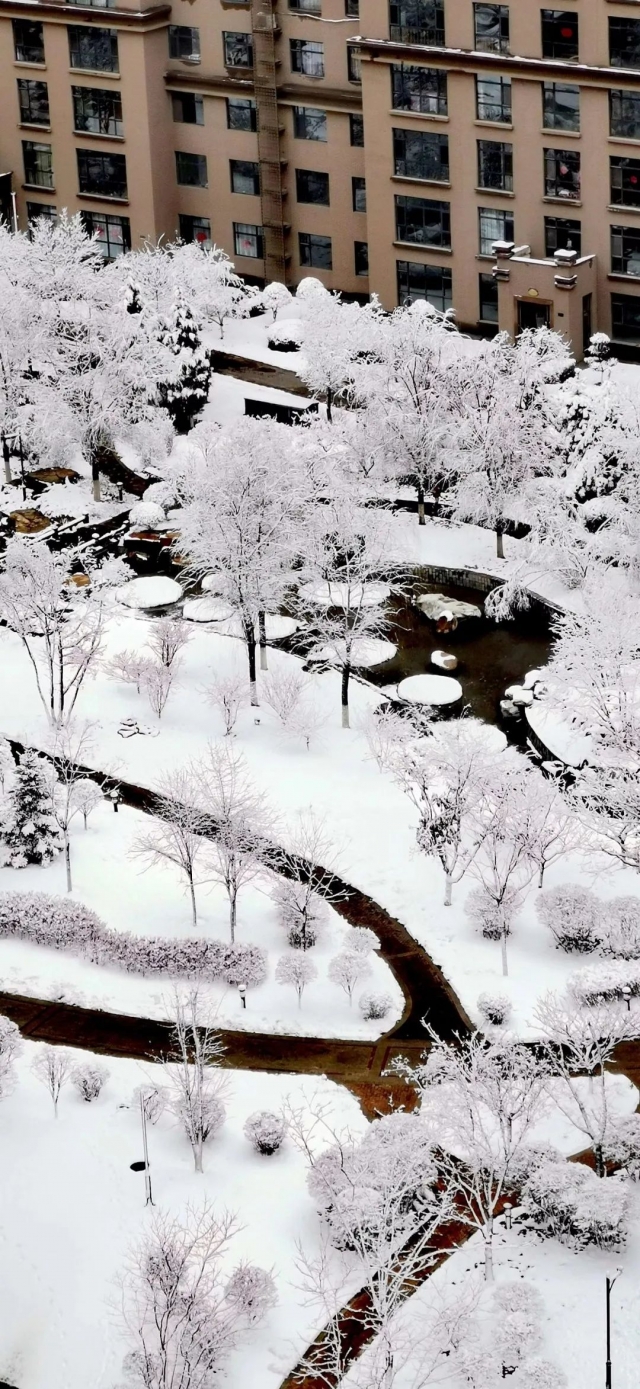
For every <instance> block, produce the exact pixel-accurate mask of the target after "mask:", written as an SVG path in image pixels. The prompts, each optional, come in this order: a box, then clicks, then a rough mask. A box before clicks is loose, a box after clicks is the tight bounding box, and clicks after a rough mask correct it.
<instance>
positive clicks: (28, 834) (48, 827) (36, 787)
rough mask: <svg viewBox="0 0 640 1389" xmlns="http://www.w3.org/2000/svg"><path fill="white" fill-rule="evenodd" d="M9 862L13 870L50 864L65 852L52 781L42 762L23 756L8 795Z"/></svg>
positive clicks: (6, 831)
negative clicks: (54, 807) (56, 814)
mask: <svg viewBox="0 0 640 1389" xmlns="http://www.w3.org/2000/svg"><path fill="white" fill-rule="evenodd" d="M4 840H5V845H6V854H7V861H8V862H9V863H10V864H11V867H12V868H26V866H27V864H29V863H50V862H51V860H52V859H53V858H55V856H56V854H59V853H60V851H61V850H62V848H63V836H62V834H61V831H60V827H59V824H58V821H57V819H56V816H55V814H54V811H53V808H52V804H51V788H50V779H49V777H48V775H47V771H46V769H45V765H44V763H43V761H42V758H40V757H38V755H37V754H36V753H35V752H32V751H27V752H25V753H23V754H22V757H21V758H20V760H19V762H18V766H17V768H16V775H15V782H14V785H13V786H12V787H11V789H10V790H9V792H8V795H7V820H6V824H5V828H4Z"/></svg>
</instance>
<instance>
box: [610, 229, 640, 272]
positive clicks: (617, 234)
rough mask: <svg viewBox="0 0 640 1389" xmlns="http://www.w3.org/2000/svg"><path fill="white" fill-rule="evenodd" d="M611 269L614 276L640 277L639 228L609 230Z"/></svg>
mask: <svg viewBox="0 0 640 1389" xmlns="http://www.w3.org/2000/svg"><path fill="white" fill-rule="evenodd" d="M611 269H612V271H613V273H614V275H637V276H640V227H612V228H611Z"/></svg>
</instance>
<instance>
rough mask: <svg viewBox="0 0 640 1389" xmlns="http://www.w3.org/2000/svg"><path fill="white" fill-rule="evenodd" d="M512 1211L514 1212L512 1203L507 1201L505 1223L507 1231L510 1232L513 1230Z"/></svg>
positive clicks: (505, 1204)
mask: <svg viewBox="0 0 640 1389" xmlns="http://www.w3.org/2000/svg"><path fill="white" fill-rule="evenodd" d="M511 1211H512V1205H511V1202H510V1201H505V1203H504V1223H505V1225H506V1227H507V1230H510V1229H511Z"/></svg>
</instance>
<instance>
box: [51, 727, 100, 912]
mask: <svg viewBox="0 0 640 1389" xmlns="http://www.w3.org/2000/svg"><path fill="white" fill-rule="evenodd" d="M49 750H50V756H51V766H50V769H49V788H50V798H51V799H50V808H51V813H52V815H53V817H54V819H55V822H56V824H57V826H58V828H59V830H60V834H61V835H62V842H63V846H64V862H65V871H66V878H67V892H71V890H72V886H73V884H72V878H71V824H72V822H73V820H74V819H75V817H76V815H79V814H81V813H82V814H83V815H84V821H85V829H86V827H87V815H88V814H89V813H90V810H91V809H93V808H94V806H95V804H96V801H95V799H93V800H92V799H91V788H93V789H94V791H95V792H97V796H98V800H101V799H102V792H101V791H100V789H99V787H98V786H97V785H96V783H95V782H91V781H88V780H87V777H86V765H87V763H88V762H90V761H91V753H92V751H93V733H92V728H91V725H90V724H74V723H67V724H59V725H57V727H56V728H54V729H53V731H52V734H51V737H50V740H49ZM83 806H84V810H83Z"/></svg>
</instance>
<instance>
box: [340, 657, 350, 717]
mask: <svg viewBox="0 0 640 1389" xmlns="http://www.w3.org/2000/svg"><path fill="white" fill-rule="evenodd" d="M350 675H351V666H344V667H343V670H342V727H343V728H349V726H350V725H349V676H350Z"/></svg>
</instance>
